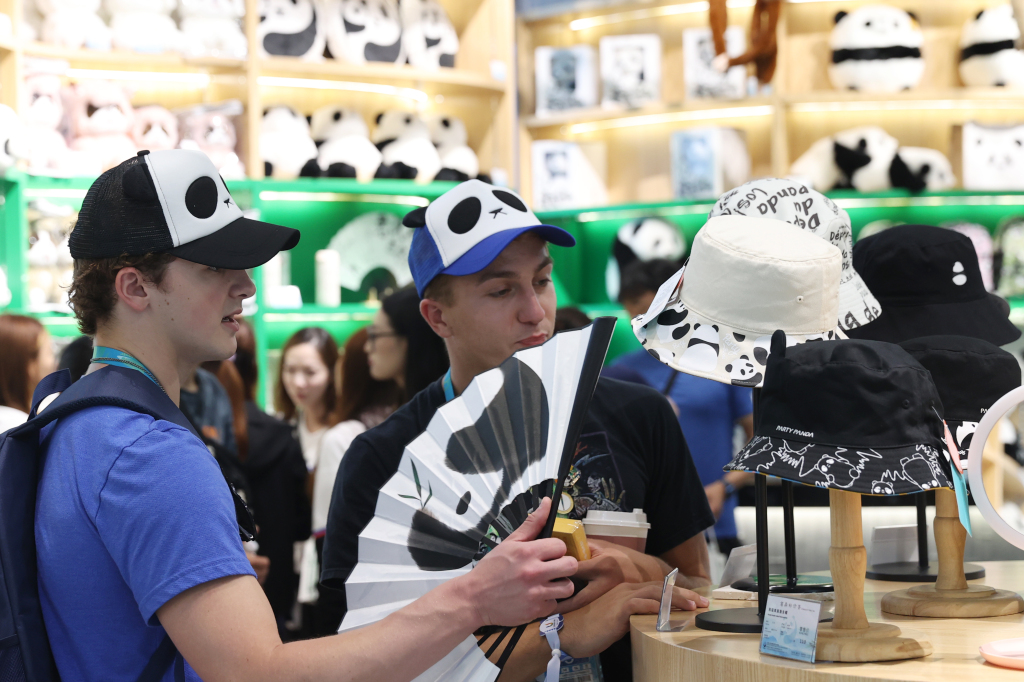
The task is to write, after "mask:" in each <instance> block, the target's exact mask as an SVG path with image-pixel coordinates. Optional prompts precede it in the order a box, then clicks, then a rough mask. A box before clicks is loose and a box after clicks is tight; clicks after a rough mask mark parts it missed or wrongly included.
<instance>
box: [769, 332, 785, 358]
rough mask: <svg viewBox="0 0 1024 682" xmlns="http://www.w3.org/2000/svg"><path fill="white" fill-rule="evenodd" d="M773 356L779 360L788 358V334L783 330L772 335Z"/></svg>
mask: <svg viewBox="0 0 1024 682" xmlns="http://www.w3.org/2000/svg"><path fill="white" fill-rule="evenodd" d="M771 349H772V355H774V356H775V357H777V358H784V357H786V332H784V331H782V330H781V329H776V330H775V333H774V334H772V344H771Z"/></svg>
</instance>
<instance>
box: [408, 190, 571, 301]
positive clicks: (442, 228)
mask: <svg viewBox="0 0 1024 682" xmlns="http://www.w3.org/2000/svg"><path fill="white" fill-rule="evenodd" d="M402 224H404V225H405V226H406V227H413V228H419V229H417V230H416V232H415V234H414V235H413V238H412V246H411V247H410V248H409V270H410V271H412V277H413V281H414V282H415V283H416V291H417V292H418V293H419V295H420V297H422V296H423V290H424V289H426V288H427V285H428V284H430V282H431V281H433V279H434V278H435V277H437V276H438V275H455V276H459V275H472V274H474V273H476V272H480V271H481V270H483V269H484V268H486V267H487V266H488V265H490V264H491V261H493V260H494V259H495V258H497V257H498V254H500V253H501V252H502V251H503V250H504V249H505V247H506V246H508V245H509V244H510V243H511V242H512V240H514V239H515V238H516V237H518V236H519V235H521V234H524V233H526V232H534V233H536V234H537V235H539V236H540V237H542V238H543V239H545V240H546V241H548V242H550V243H551V244H555V245H556V246H575V245H576V240H575V239H574V238H573V236H572V235H571V234H569V233H568V232H566V231H565V230H563V229H562V228H560V227H555V226H554V225H545V224H543V223H541V222H540V220H538V219H537V216H536V215H534V213H533V211H531V210H530V209H529V208H527V207H526V203H525V202H524V201H523V200H522V199H521V198H520V197H519V195H518V194H516V193H515V192H513V191H511V190H509V189H505V188H501V187H494V186H492V185H489V184H487V183H486V182H482V181H480V180H467V181H466V182H462V183H459V184H458V185H456V186H455V187H454V188H452V189H450V190H448V191H447V192H445V193H444V194H442V195H441V196H439V197H438V198H437V199H435V200H434V201H432V202H431V203H430V205H429V206H426V207H424V208H417V209H415V210H413V211H410V212H409V213H408V214H406V216H405V218H404V219H403V220H402Z"/></svg>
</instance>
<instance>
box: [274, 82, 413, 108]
mask: <svg viewBox="0 0 1024 682" xmlns="http://www.w3.org/2000/svg"><path fill="white" fill-rule="evenodd" d="M256 82H257V83H259V84H260V85H264V86H268V87H276V88H306V89H309V90H344V91H346V92H368V93H372V94H375V95H388V96H390V97H402V98H405V99H411V100H414V101H416V102H421V103H423V104H426V102H427V100H428V99H429V98H428V97H427V93H425V92H423V91H422V90H416V89H414V88H400V87H397V86H394V85H380V84H377V83H356V82H354V81H334V80H323V79H317V78H286V77H282V76H260V77H259V78H258V79H257V81H256Z"/></svg>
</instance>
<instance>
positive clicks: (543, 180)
mask: <svg viewBox="0 0 1024 682" xmlns="http://www.w3.org/2000/svg"><path fill="white" fill-rule="evenodd" d="M531 152H532V161H533V208H534V210H536V211H552V210H557V209H566V208H583V207H586V206H603V205H605V204H607V203H608V190H607V188H606V186H605V182H604V179H603V178H602V177H601V175H600V174H599V173H598V172H597V170H596V169H595V168H594V165H593V164H592V163H590V160H589V159H587V156H586V155H585V154H584V153H583V150H582V149H581V148H580V146H579V145H578V144H576V143H574V142H562V141H560V140H537V141H535V142H534V143H533V144H532V146H531Z"/></svg>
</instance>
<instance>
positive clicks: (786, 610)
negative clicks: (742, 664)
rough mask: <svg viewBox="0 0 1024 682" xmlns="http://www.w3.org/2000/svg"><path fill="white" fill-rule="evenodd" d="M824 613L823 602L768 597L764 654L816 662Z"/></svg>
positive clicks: (763, 645) (763, 636)
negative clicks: (815, 652) (819, 620)
mask: <svg viewBox="0 0 1024 682" xmlns="http://www.w3.org/2000/svg"><path fill="white" fill-rule="evenodd" d="M820 614H821V602H820V601H809V600H806V599H793V598H791V597H784V596H782V595H780V594H770V595H768V603H767V604H766V605H765V611H764V626H763V628H762V629H761V649H760V651H761V653H762V654H770V655H772V656H781V657H782V658H791V659H793V660H794V661H805V662H807V663H813V662H814V648H815V647H816V646H817V644H818V617H819V615H820Z"/></svg>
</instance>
